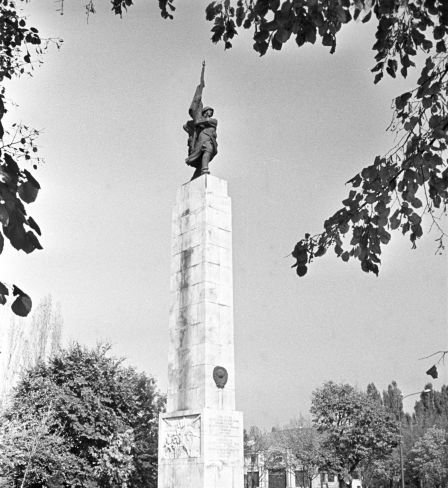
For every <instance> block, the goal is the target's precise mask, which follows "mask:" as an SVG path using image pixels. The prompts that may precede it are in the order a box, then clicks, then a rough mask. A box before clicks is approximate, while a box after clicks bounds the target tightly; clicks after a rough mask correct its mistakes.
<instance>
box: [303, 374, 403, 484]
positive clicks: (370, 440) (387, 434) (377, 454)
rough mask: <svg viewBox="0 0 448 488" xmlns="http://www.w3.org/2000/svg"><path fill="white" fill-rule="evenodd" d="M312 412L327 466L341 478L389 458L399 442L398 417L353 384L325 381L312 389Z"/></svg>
mask: <svg viewBox="0 0 448 488" xmlns="http://www.w3.org/2000/svg"><path fill="white" fill-rule="evenodd" d="M310 411H311V414H312V415H313V420H314V423H315V425H316V426H317V428H318V431H319V432H321V433H322V434H323V435H324V436H325V437H324V441H323V445H324V447H325V449H326V450H327V452H328V457H327V459H326V468H327V469H328V470H329V471H332V472H335V473H337V474H338V476H339V478H340V479H344V480H347V479H348V480H349V479H351V478H352V477H353V475H354V473H355V471H357V470H358V469H360V468H361V467H363V466H366V465H369V464H370V463H372V462H373V461H378V460H381V459H385V458H387V456H388V455H389V454H390V453H391V452H392V450H393V448H394V447H395V446H396V445H397V441H398V425H397V422H396V421H395V419H394V418H393V417H392V416H391V415H390V414H389V413H388V412H387V411H386V409H385V408H384V407H383V406H382V405H381V404H379V403H378V402H377V401H375V400H374V399H372V397H371V396H369V395H367V394H366V393H364V392H361V391H357V390H355V389H354V388H353V387H352V386H351V385H348V384H336V383H333V382H331V381H330V382H328V383H325V384H324V385H323V386H322V387H321V388H318V389H317V390H315V391H314V392H313V395H312V406H311V410H310Z"/></svg>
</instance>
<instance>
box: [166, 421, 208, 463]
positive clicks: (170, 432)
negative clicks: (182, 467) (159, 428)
mask: <svg viewBox="0 0 448 488" xmlns="http://www.w3.org/2000/svg"><path fill="white" fill-rule="evenodd" d="M163 422H164V425H163V433H162V435H163V437H164V441H163V457H165V458H171V459H174V458H194V457H199V456H200V454H201V416H200V415H190V416H186V417H173V418H164V419H163Z"/></svg>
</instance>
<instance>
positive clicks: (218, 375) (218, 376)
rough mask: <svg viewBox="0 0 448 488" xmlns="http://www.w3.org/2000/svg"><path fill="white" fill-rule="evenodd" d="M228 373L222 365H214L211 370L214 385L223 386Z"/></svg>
mask: <svg viewBox="0 0 448 488" xmlns="http://www.w3.org/2000/svg"><path fill="white" fill-rule="evenodd" d="M228 378H229V374H228V373H227V369H226V368H223V367H222V366H215V368H214V370H213V379H214V380H215V383H216V386H217V387H218V388H221V389H222V388H224V387H225V386H226V383H227V380H228Z"/></svg>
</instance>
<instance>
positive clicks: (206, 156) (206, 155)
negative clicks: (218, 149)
mask: <svg viewBox="0 0 448 488" xmlns="http://www.w3.org/2000/svg"><path fill="white" fill-rule="evenodd" d="M212 157H213V155H212V152H211V151H204V152H203V153H202V159H201V174H203V175H204V174H206V175H208V174H210V171H209V169H208V164H209V163H210V161H211V159H212Z"/></svg>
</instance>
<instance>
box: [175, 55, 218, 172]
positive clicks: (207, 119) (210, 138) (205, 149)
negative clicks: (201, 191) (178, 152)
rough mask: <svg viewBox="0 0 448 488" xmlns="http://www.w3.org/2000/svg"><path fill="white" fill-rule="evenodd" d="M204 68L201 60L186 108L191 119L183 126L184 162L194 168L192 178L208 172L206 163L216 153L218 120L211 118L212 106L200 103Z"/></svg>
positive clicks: (207, 163) (203, 84)
mask: <svg viewBox="0 0 448 488" xmlns="http://www.w3.org/2000/svg"><path fill="white" fill-rule="evenodd" d="M204 70H205V61H203V62H202V71H201V80H200V83H199V85H198V86H197V88H196V91H195V94H194V97H193V101H192V102H191V105H190V108H189V110H188V113H189V114H190V117H191V120H189V121H188V122H187V123H186V124H184V126H183V129H184V131H185V132H187V133H188V158H187V159H185V163H186V164H188V165H189V166H193V168H196V169H195V172H194V174H193V176H192V178H191V179H192V180H193V179H194V178H197V177H198V176H201V175H203V174H209V173H210V171H209V169H208V165H209V163H210V161H211V160H212V159H213V158H214V157H215V156H216V154H217V153H218V142H217V140H216V127H217V125H218V121H217V120H216V119H214V118H213V113H214V110H213V108H212V107H203V105H202V90H203V89H204V86H205V83H204Z"/></svg>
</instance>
